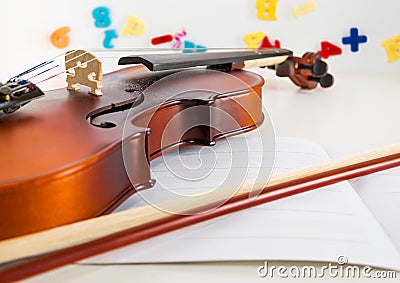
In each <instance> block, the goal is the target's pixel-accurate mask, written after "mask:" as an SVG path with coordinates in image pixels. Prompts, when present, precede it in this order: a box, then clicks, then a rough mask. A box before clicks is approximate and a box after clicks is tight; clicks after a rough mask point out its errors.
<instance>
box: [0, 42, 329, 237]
mask: <svg viewBox="0 0 400 283" xmlns="http://www.w3.org/2000/svg"><path fill="white" fill-rule="evenodd" d="M70 54H71V53H69V55H70ZM73 54H78V55H76V57H78V56H79V57H80V61H79V62H78V63H76V62H75V61H76V60H75V61H74V64H76V65H74V66H72V67H71V66H68V64H69V63H70V61H71V60H72V59H75V57H72V58H68V54H67V55H66V61H65V62H66V63H65V64H66V68H67V70H68V69H69V70H70V72H69V73H68V75H71V76H72V77H73V76H75V78H74V79H77V77H78V74H79V72H78V71H77V70H78V69H79V68H87V67H88V66H89V65H91V64H90V63H92V62H91V61H90V60H93V59H85V56H88V55H89V54H88V52H85V51H79V53H76V52H75V53H73ZM79 54H80V55H79ZM70 57H71V56H70ZM88 58H89V57H88ZM90 58H93V56H92V57H90ZM252 63H253V65H256V66H260V67H264V66H267V67H269V68H271V69H274V70H276V73H277V75H278V76H281V77H289V78H290V79H291V80H292V81H293V82H294V83H295V84H296V85H298V86H299V87H301V88H306V89H312V88H315V87H316V86H317V85H318V84H319V85H321V86H322V87H329V86H331V85H332V84H333V77H332V76H331V75H330V74H328V73H327V65H326V63H325V62H323V61H322V60H321V58H320V56H319V54H318V53H306V54H305V55H304V56H303V57H301V58H298V57H294V56H292V52H291V51H289V50H286V49H275V48H267V49H260V50H247V51H230V52H209V53H197V54H196V53H193V54H149V55H142V56H127V57H122V58H120V60H119V64H120V65H133V66H128V67H126V68H124V69H121V70H118V71H115V72H111V73H109V74H105V75H104V76H103V75H101V74H96V73H90V74H87V75H86V77H85V80H86V81H89V83H90V85H87V86H89V87H90V91H89V92H90V93H92V94H94V95H91V94H88V91H87V90H86V89H80V90H79V89H78V87H77V86H76V84H77V83H76V81H73V82H72V83H69V85H68V89H65V88H64V89H57V90H51V91H47V92H44V91H42V90H41V89H40V88H39V86H38V85H37V84H34V83H32V82H31V81H29V80H26V79H23V77H24V74H26V73H29V72H30V71H32V70H37V69H40V68H43V67H45V65H46V63H43V64H41V65H38V66H36V67H34V68H32V69H30V70H28V71H26V72H24V73H22V74H20V75H18V76H16V77H14V78H12V79H10V80H9V81H8V82H7V83H5V84H1V85H0V111H2V112H3V113H2V114H0V136H1V141H2V146H1V147H0V156H1V157H2V159H1V161H2V162H1V164H0V218H1V219H2V220H1V221H0V240H2V239H7V238H11V237H15V236H20V235H23V234H27V233H32V232H37V231H42V230H45V229H49V228H53V227H57V226H60V225H65V224H69V223H74V222H77V221H80V220H85V219H89V218H93V217H97V216H100V215H104V214H108V213H110V212H112V211H113V210H114V209H115V208H116V207H117V206H118V205H120V204H121V203H122V202H123V201H124V200H126V199H127V198H128V197H129V196H131V195H132V194H134V193H135V192H137V191H139V190H144V189H150V188H151V187H152V186H153V185H154V180H152V178H151V174H150V170H149V164H150V161H151V160H152V159H154V158H156V157H158V156H160V155H162V154H163V153H165V152H167V151H170V150H173V149H174V148H177V147H181V146H189V145H194V144H200V145H213V144H214V143H215V142H216V141H218V140H219V139H221V138H224V137H227V136H230V135H235V134H238V133H243V132H246V131H251V130H252V129H255V128H257V127H258V126H259V125H260V124H261V123H262V122H263V119H264V116H263V113H262V110H261V109H262V103H261V96H262V86H263V84H264V79H263V78H262V77H261V76H259V75H258V74H255V73H253V72H249V71H245V70H243V69H244V68H245V67H248V66H252V65H251V64H252ZM254 63H255V64H254ZM95 67H96V68H98V67H100V66H99V64H97V65H96V66H95ZM75 71H76V72H75ZM155 86H157V87H155ZM100 89H101V90H100ZM149 89H150V91H149ZM204 90H208V91H204ZM211 107H213V108H216V109H219V110H221V111H223V112H224V113H227V115H229V116H230V117H231V118H230V119H228V118H224V117H222V116H219V115H211V114H210V113H211V112H210V108H211ZM189 110H190V111H189ZM178 114H179V115H178ZM175 117H179V118H175ZM173 119H175V124H174V126H173V129H172V130H171V131H169V132H168V134H164V132H165V129H166V128H167V127H169V122H170V121H171V120H173ZM210 125H212V127H211V126H210ZM126 155H128V156H130V157H131V158H130V159H129V160H128V161H126V160H125V161H124V156H126ZM127 163H129V164H127Z"/></svg>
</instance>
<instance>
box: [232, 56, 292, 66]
mask: <svg viewBox="0 0 400 283" xmlns="http://www.w3.org/2000/svg"><path fill="white" fill-rule="evenodd" d="M287 58H289V56H287V55H283V56H277V57H270V58H263V59H255V60H247V61H243V62H235V63H233V64H232V69H250V68H255V67H262V68H263V67H270V66H275V65H279V64H281V63H283V62H285V61H286V60H287Z"/></svg>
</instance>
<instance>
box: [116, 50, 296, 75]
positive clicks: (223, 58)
mask: <svg viewBox="0 0 400 283" xmlns="http://www.w3.org/2000/svg"><path fill="white" fill-rule="evenodd" d="M292 54H293V53H292V51H290V50H287V49H281V48H265V49H257V50H246V51H229V52H210V53H173V54H145V55H139V56H126V57H121V58H120V59H119V61H118V65H130V64H143V65H144V66H146V67H147V68H148V69H149V70H150V71H165V70H175V69H182V68H190V67H198V66H213V65H224V64H231V63H236V62H243V61H248V60H257V59H263V58H270V57H277V56H291V55H292Z"/></svg>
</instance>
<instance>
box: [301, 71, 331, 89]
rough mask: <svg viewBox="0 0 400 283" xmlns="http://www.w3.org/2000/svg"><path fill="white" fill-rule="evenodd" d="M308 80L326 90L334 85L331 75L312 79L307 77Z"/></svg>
mask: <svg viewBox="0 0 400 283" xmlns="http://www.w3.org/2000/svg"><path fill="white" fill-rule="evenodd" d="M308 79H309V80H310V81H315V82H319V84H320V85H321V87H323V88H326V87H330V86H332V85H333V83H334V81H335V80H334V78H333V76H332V75H331V74H326V75H325V76H323V77H312V76H309V77H308Z"/></svg>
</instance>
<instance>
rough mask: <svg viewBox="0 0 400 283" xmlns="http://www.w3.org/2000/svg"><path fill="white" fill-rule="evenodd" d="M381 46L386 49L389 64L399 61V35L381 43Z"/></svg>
mask: <svg viewBox="0 0 400 283" xmlns="http://www.w3.org/2000/svg"><path fill="white" fill-rule="evenodd" d="M381 44H382V46H383V47H385V49H386V54H387V60H388V62H389V63H391V62H394V61H397V60H399V59H400V34H398V35H396V36H393V37H391V38H388V39H386V40H384V41H382V42H381Z"/></svg>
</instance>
